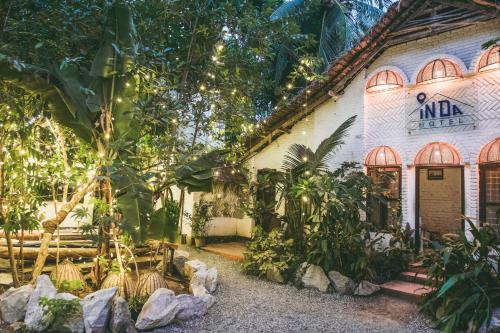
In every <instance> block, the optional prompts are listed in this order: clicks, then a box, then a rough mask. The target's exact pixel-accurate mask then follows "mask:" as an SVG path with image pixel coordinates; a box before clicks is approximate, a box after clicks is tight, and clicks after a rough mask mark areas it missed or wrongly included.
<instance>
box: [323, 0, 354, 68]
mask: <svg viewBox="0 0 500 333" xmlns="http://www.w3.org/2000/svg"><path fill="white" fill-rule="evenodd" d="M346 20H347V18H346V12H345V11H344V8H343V7H342V6H341V5H340V4H338V3H337V2H335V3H334V4H333V5H332V6H330V7H327V8H325V11H324V13H323V22H322V24H321V34H320V40H319V55H320V56H321V58H322V59H323V60H324V61H325V64H326V65H327V66H328V64H329V63H330V62H331V61H332V60H333V59H334V58H336V57H337V56H339V55H340V54H341V53H342V52H343V51H344V50H345V48H346V37H347V36H348V31H347V27H348V26H347V22H346Z"/></svg>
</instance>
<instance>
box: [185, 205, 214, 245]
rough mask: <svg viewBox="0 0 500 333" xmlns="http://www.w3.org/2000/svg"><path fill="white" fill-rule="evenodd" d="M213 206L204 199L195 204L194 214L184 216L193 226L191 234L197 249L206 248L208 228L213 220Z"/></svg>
mask: <svg viewBox="0 0 500 333" xmlns="http://www.w3.org/2000/svg"><path fill="white" fill-rule="evenodd" d="M211 206H212V204H211V203H209V202H206V201H204V200H203V199H202V200H200V201H199V202H198V203H195V204H194V206H193V214H189V213H185V214H184V215H185V216H186V218H187V219H188V220H189V224H190V225H191V233H192V237H194V242H195V245H196V247H202V246H205V238H206V236H207V230H208V226H209V225H210V221H211V220H212V213H211V209H210V208H211Z"/></svg>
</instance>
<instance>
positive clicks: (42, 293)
mask: <svg viewBox="0 0 500 333" xmlns="http://www.w3.org/2000/svg"><path fill="white" fill-rule="evenodd" d="M56 294H57V290H56V288H55V287H54V285H53V284H52V281H50V278H49V276H48V275H40V276H39V277H38V278H37V279H36V283H35V289H34V290H33V292H32V293H31V296H30V299H29V301H28V305H27V307H26V316H25V317H24V323H25V324H26V328H27V329H28V330H31V331H34V332H43V331H44V330H46V329H47V327H49V325H50V324H51V322H52V318H51V316H50V315H45V313H44V309H43V307H41V306H40V299H41V298H42V297H46V298H48V299H52V298H54V297H55V296H56Z"/></svg>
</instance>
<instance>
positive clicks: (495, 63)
mask: <svg viewBox="0 0 500 333" xmlns="http://www.w3.org/2000/svg"><path fill="white" fill-rule="evenodd" d="M499 68H500V45H495V46H493V47H492V48H490V49H488V50H486V52H484V54H483V55H482V56H481V58H480V59H479V64H478V66H477V70H478V72H486V71H490V70H494V69H499Z"/></svg>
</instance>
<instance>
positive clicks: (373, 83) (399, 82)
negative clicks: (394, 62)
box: [366, 70, 403, 92]
mask: <svg viewBox="0 0 500 333" xmlns="http://www.w3.org/2000/svg"><path fill="white" fill-rule="evenodd" d="M402 86H403V79H402V78H401V76H400V75H399V74H398V73H396V72H394V71H391V70H385V71H380V72H378V73H377V74H375V75H373V76H372V77H371V78H370V80H369V81H368V84H367V85H366V91H367V92H377V91H385V90H392V89H397V88H401V87H402Z"/></svg>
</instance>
